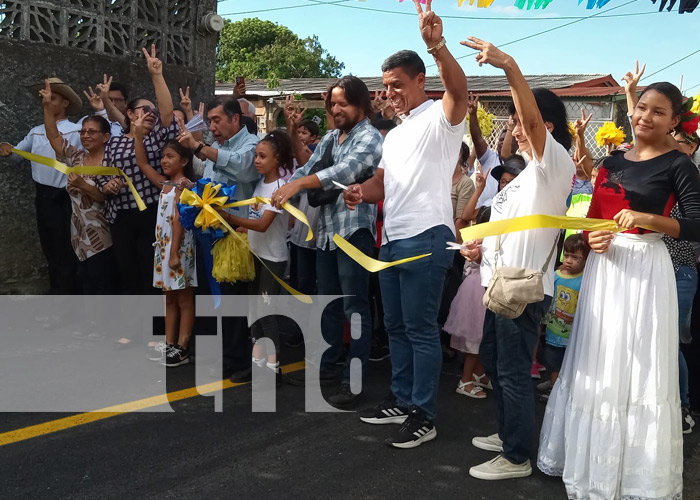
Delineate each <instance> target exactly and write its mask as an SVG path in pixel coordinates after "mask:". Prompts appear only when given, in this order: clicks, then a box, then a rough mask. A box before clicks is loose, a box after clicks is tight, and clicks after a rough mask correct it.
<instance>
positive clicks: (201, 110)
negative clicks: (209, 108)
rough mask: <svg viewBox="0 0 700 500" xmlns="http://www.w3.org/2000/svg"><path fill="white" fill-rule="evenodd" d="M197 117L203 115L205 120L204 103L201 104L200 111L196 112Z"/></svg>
mask: <svg viewBox="0 0 700 500" xmlns="http://www.w3.org/2000/svg"><path fill="white" fill-rule="evenodd" d="M194 114H195V115H201V116H202V118H204V103H203V102H200V103H199V109H198V110H197V111H195V112H194Z"/></svg>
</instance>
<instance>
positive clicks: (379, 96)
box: [372, 90, 387, 113]
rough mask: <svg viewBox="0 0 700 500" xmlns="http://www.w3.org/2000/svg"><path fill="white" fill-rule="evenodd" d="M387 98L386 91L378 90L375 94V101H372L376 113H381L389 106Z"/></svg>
mask: <svg viewBox="0 0 700 500" xmlns="http://www.w3.org/2000/svg"><path fill="white" fill-rule="evenodd" d="M385 98H386V90H376V91H375V92H374V100H373V101H372V109H373V110H374V111H375V113H381V112H382V111H384V108H385V107H386V106H387V102H386V101H385V100H384V99H385Z"/></svg>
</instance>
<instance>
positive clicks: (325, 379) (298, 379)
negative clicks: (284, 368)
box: [285, 366, 340, 387]
mask: <svg viewBox="0 0 700 500" xmlns="http://www.w3.org/2000/svg"><path fill="white" fill-rule="evenodd" d="M310 369H311V370H315V369H316V367H313V366H312V367H310ZM285 380H286V381H287V382H288V383H289V384H290V385H296V386H298V387H305V386H306V370H298V371H295V372H291V373H288V374H287V375H286V376H285ZM339 382H340V378H339V377H338V374H337V373H335V372H328V371H325V370H321V373H319V383H320V384H321V386H323V387H331V386H334V385H338V383H339Z"/></svg>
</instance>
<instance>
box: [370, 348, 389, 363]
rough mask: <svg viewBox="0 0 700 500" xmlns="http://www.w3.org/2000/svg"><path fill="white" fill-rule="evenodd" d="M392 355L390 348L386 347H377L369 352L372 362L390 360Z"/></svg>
mask: <svg viewBox="0 0 700 500" xmlns="http://www.w3.org/2000/svg"><path fill="white" fill-rule="evenodd" d="M390 357H391V354H390V353H389V346H385V345H381V346H380V345H376V346H372V349H371V350H370V351H369V360H370V361H383V360H385V359H387V358H390Z"/></svg>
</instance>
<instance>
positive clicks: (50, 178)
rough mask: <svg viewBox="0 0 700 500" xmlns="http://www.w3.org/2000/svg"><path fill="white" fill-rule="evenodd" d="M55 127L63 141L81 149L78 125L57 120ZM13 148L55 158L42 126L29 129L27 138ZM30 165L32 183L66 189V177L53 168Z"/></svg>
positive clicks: (39, 164)
mask: <svg viewBox="0 0 700 500" xmlns="http://www.w3.org/2000/svg"><path fill="white" fill-rule="evenodd" d="M56 125H57V127H58V132H59V133H60V134H61V137H62V138H63V139H64V140H66V141H68V142H69V143H70V144H71V146H75V147H76V148H78V149H83V145H82V143H81V142H80V128H81V126H80V125H78V124H76V123H73V122H71V121H68V120H65V119H64V120H59V121H58V123H57V124H56ZM15 148H17V149H19V150H21V151H26V152H28V153H34V154H35V155H40V156H46V157H47V158H56V153H55V152H54V150H53V148H52V147H51V143H50V142H49V140H48V138H47V137H46V129H45V128H44V125H37V126H36V127H34V128H33V129H31V130H30V131H29V133H28V134H27V136H26V137H25V138H24V139H22V140H21V141H20V142H19V144H17V146H15ZM16 158H18V157H16ZM31 163H32V179H34V181H36V182H38V183H39V184H44V185H45V186H51V187H55V188H64V187H66V181H67V179H68V176H67V175H65V174H63V173H61V172H59V171H58V170H56V169H54V168H51V167H47V166H46V165H42V164H41V163H35V162H31Z"/></svg>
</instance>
